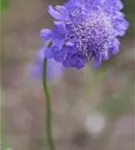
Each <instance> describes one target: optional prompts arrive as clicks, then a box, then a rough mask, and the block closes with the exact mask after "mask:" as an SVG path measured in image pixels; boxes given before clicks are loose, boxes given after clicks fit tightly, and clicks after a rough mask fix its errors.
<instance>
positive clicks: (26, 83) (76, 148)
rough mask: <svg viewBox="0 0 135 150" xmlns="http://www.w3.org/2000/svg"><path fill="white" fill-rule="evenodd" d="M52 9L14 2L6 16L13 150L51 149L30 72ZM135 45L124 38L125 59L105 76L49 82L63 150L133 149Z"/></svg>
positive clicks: (5, 81) (73, 73) (5, 73)
mask: <svg viewBox="0 0 135 150" xmlns="http://www.w3.org/2000/svg"><path fill="white" fill-rule="evenodd" d="M48 3H51V2H46V1H43V0H23V1H22V0H12V1H11V6H10V8H9V10H7V11H5V12H4V14H3V16H2V32H3V51H2V52H3V64H2V84H1V90H2V100H3V103H4V106H3V107H4V112H3V115H4V119H5V128H6V135H7V139H8V141H9V145H10V147H11V148H12V150H43V149H44V147H43V146H44V144H46V143H45V142H44V132H45V131H44V130H45V121H44V120H45V106H44V97H43V91H42V83H41V81H40V80H38V79H36V78H34V77H32V76H31V75H30V73H29V68H30V67H31V66H32V65H33V62H34V59H35V58H36V49H37V48H39V47H40V45H41V41H40V38H39V31H40V29H41V28H45V27H49V26H50V23H51V18H49V17H48V13H47V5H48ZM52 3H53V4H56V3H57V1H55V2H52ZM134 42H135V41H134V37H133V36H130V35H128V36H127V37H125V38H124V39H123V42H122V43H123V44H122V47H121V52H120V54H119V55H118V56H116V57H114V58H113V59H112V60H111V61H109V62H108V63H107V64H105V65H104V66H103V67H102V68H101V69H100V70H96V71H95V70H93V69H92V67H89V66H86V67H85V68H84V69H83V70H79V71H78V70H69V69H68V70H66V71H65V73H64V75H63V76H62V77H59V78H58V79H55V80H52V81H50V82H49V84H50V87H51V91H52V92H51V93H52V101H53V130H54V138H55V143H56V147H57V149H58V150H82V149H84V150H133V149H134V148H133V146H134V145H133V144H134V142H135V141H134V138H133V133H134V123H133V121H134V111H133V108H134V106H133V105H134V103H133V102H134V88H133V83H134ZM117 99H118V101H117ZM121 99H122V100H121ZM112 101H115V103H112ZM104 104H105V106H104ZM101 106H103V107H102V109H101ZM111 106H113V107H111ZM108 108H109V109H108ZM119 108H121V109H119ZM93 116H94V117H93ZM88 118H90V119H89V123H88ZM91 118H92V119H93V118H94V119H93V120H92V119H91ZM95 120H96V121H95ZM90 121H91V122H90ZM98 124H99V126H97V125H98ZM101 127H102V128H101ZM100 128H101V129H100Z"/></svg>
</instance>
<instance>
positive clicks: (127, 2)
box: [123, 0, 135, 34]
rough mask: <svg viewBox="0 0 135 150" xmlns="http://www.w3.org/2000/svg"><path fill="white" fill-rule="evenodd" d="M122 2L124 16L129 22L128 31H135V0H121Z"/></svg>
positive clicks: (131, 32) (132, 32)
mask: <svg viewBox="0 0 135 150" xmlns="http://www.w3.org/2000/svg"><path fill="white" fill-rule="evenodd" d="M123 2H124V12H125V13H126V17H127V19H128V20H129V22H130V28H129V33H130V34H134V33H135V0H123Z"/></svg>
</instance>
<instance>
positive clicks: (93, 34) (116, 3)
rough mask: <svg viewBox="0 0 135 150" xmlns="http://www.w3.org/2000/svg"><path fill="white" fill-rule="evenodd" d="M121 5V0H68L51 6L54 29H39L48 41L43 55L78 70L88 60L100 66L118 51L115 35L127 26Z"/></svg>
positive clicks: (123, 32) (118, 43)
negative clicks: (48, 44) (48, 43)
mask: <svg viewBox="0 0 135 150" xmlns="http://www.w3.org/2000/svg"><path fill="white" fill-rule="evenodd" d="M122 8H123V4H122V2H121V1H120V0H69V1H68V2H67V3H65V4H64V6H60V5H57V6H56V7H55V9H54V8H53V7H52V6H51V5H50V6H49V7H48V11H49V13H50V15H51V16H52V17H54V18H55V19H56V20H55V21H54V27H53V29H43V30H41V34H40V35H41V38H42V39H43V41H50V43H51V45H50V47H48V48H47V49H46V50H45V53H44V56H45V57H46V58H47V59H49V58H53V59H55V60H56V61H58V62H60V63H62V64H63V65H64V66H66V67H75V68H78V69H79V68H82V67H83V66H84V65H85V64H86V63H87V62H89V61H91V62H92V63H93V64H94V67H99V66H100V64H101V63H102V61H105V60H108V59H109V57H110V56H111V55H112V54H114V55H116V54H117V53H118V51H119V45H120V42H119V39H118V37H119V36H123V35H124V34H125V32H126V30H127V28H128V27H129V23H128V21H126V20H125V16H124V14H123V13H122V12H120V10H121V9H122Z"/></svg>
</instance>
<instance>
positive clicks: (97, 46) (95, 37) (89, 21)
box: [69, 10, 114, 60]
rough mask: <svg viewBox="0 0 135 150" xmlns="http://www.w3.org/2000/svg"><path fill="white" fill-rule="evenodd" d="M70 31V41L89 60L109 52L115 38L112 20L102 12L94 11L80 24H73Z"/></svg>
mask: <svg viewBox="0 0 135 150" xmlns="http://www.w3.org/2000/svg"><path fill="white" fill-rule="evenodd" d="M69 31H70V32H69V39H70V40H71V41H72V40H74V41H75V43H76V48H77V51H78V52H80V53H82V54H83V55H84V56H85V57H86V58H87V59H88V60H90V59H91V58H92V57H93V56H94V55H95V53H96V54H97V53H102V52H104V51H107V50H108V46H109V45H110V44H111V42H112V39H113V37H114V29H113V26H112V24H111V19H110V18H109V17H108V16H107V15H106V14H104V13H103V12H102V11H101V10H94V11H93V12H91V13H90V14H89V15H87V17H86V19H85V20H84V21H83V22H81V23H80V24H75V23H74V24H73V23H72V25H71V26H70V28H69Z"/></svg>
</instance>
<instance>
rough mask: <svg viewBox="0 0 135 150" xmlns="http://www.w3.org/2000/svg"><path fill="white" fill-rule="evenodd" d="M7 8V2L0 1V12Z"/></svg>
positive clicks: (4, 0) (5, 0)
mask: <svg viewBox="0 0 135 150" xmlns="http://www.w3.org/2000/svg"><path fill="white" fill-rule="evenodd" d="M8 6H9V0H0V12H2V11H3V10H5V9H7V8H8Z"/></svg>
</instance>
